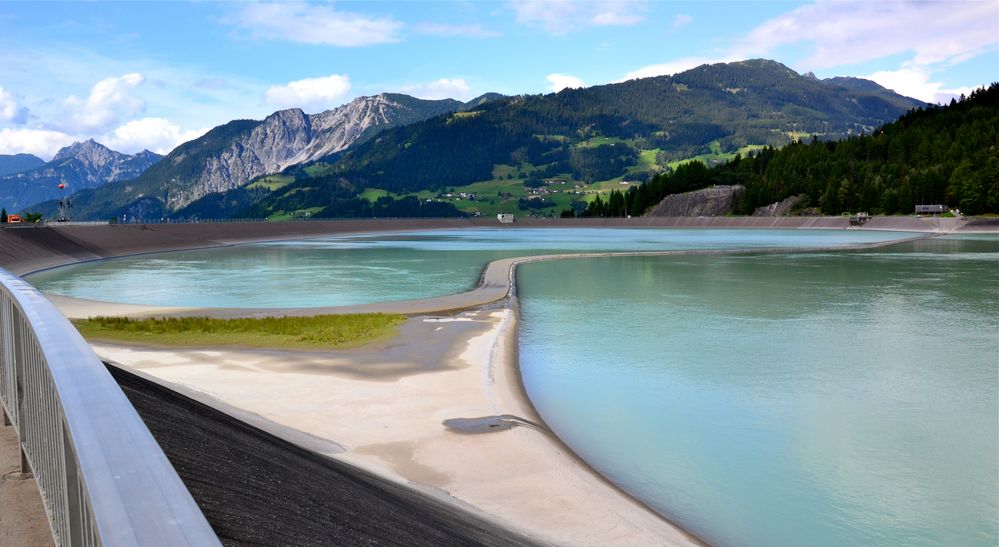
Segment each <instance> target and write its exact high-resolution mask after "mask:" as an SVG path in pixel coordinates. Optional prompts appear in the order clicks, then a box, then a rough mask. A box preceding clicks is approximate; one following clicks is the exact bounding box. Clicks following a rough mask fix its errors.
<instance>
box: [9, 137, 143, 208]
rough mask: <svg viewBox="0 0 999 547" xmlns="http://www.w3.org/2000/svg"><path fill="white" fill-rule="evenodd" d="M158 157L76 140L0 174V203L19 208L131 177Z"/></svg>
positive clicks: (135, 175) (92, 141)
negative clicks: (61, 186)
mask: <svg viewBox="0 0 999 547" xmlns="http://www.w3.org/2000/svg"><path fill="white" fill-rule="evenodd" d="M162 157H163V156H160V155H159V154H156V153H153V152H150V151H148V150H143V151H142V152H139V153H137V154H132V155H129V154H123V153H121V152H116V151H114V150H111V149H110V148H108V147H106V146H104V145H103V144H100V143H98V142H96V141H94V140H93V139H88V140H86V141H83V142H76V143H73V144H72V145H70V146H67V147H65V148H62V149H60V150H59V151H58V152H56V154H55V156H53V158H52V161H49V162H46V163H43V164H42V165H40V166H38V167H35V168H33V169H28V170H26V171H21V172H17V173H13V174H9V175H5V176H3V177H0V204H2V205H3V206H4V207H6V208H7V210H8V211H20V210H22V209H23V208H24V207H26V206H29V205H31V204H34V203H38V202H40V201H45V200H50V199H57V198H59V197H60V196H61V195H63V194H64V193H65V194H67V195H68V194H70V193H72V192H75V191H79V190H84V189H88V188H97V187H99V186H102V185H104V184H106V183H109V182H115V181H120V180H128V179H133V178H135V177H138V176H139V175H141V174H142V173H143V172H144V171H145V170H146V169H148V168H149V167H150V166H152V165H153V164H155V163H156V162H158V161H159V160H160V158H162ZM36 159H37V158H36ZM60 183H63V184H65V185H66V190H65V191H63V190H60V189H59V188H58V185H59V184H60Z"/></svg>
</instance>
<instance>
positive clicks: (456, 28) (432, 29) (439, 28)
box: [413, 23, 503, 38]
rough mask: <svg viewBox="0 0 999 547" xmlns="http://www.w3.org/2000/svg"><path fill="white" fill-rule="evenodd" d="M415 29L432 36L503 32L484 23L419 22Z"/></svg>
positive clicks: (473, 35)
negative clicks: (447, 23) (448, 23)
mask: <svg viewBox="0 0 999 547" xmlns="http://www.w3.org/2000/svg"><path fill="white" fill-rule="evenodd" d="M413 30H415V31H416V32H419V33H420V34H429V35H431V36H448V37H454V36H460V37H462V38H495V37H497V36H502V35H503V34H502V33H500V32H497V31H495V30H490V29H487V28H485V27H483V26H482V25H478V24H475V25H445V24H440V23H419V24H417V25H414V26H413Z"/></svg>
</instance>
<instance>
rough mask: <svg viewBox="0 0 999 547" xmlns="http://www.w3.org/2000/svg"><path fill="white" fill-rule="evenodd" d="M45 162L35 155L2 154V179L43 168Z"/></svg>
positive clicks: (0, 164) (0, 168)
mask: <svg viewBox="0 0 999 547" xmlns="http://www.w3.org/2000/svg"><path fill="white" fill-rule="evenodd" d="M44 164H45V160H43V159H42V158H39V157H38V156H35V155H33V154H13V155H9V154H0V177H2V176H4V175H12V174H14V173H20V172H22V171H28V170H29V169H34V168H35V167H41V166H42V165H44Z"/></svg>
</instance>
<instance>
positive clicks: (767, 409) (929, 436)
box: [518, 235, 999, 547]
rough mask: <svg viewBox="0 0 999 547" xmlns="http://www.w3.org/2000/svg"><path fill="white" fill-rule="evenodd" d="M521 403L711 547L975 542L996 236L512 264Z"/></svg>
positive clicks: (998, 322)
mask: <svg viewBox="0 0 999 547" xmlns="http://www.w3.org/2000/svg"><path fill="white" fill-rule="evenodd" d="M518 292H519V295H520V305H521V315H522V323H521V326H520V333H521V334H520V336H521V338H520V361H521V370H522V374H523V377H524V383H525V385H526V387H527V390H528V392H529V394H530V397H531V400H532V402H533V403H534V404H535V406H536V407H537V408H538V410H539V411H540V413H541V415H542V416H543V417H544V419H545V420H546V422H547V423H548V424H549V426H551V427H552V428H553V429H554V430H555V432H556V433H557V434H558V435H559V437H561V438H562V439H563V440H565V442H566V443H567V444H568V445H569V446H571V447H572V448H573V449H574V450H575V451H576V452H577V453H579V454H580V455H582V456H583V458H584V459H585V460H587V461H588V462H590V463H591V464H592V465H593V466H594V467H596V468H597V469H598V470H599V471H600V472H601V473H603V474H604V475H606V476H607V477H609V478H610V479H611V480H613V481H614V482H615V483H617V484H619V485H621V486H622V487H623V488H625V489H626V490H627V491H629V492H631V493H632V494H634V495H635V496H636V497H638V498H639V499H642V500H643V501H645V502H646V503H648V504H649V505H650V506H652V507H653V508H654V509H656V510H658V511H659V512H661V513H662V514H664V515H668V516H669V517H670V518H671V519H673V520H674V521H675V522H677V523H678V524H680V525H681V526H682V527H684V528H686V529H688V530H690V531H692V532H694V533H695V534H697V535H699V536H700V537H702V538H704V539H705V540H706V541H707V542H709V543H712V544H717V545H752V546H761V547H762V546H773V545H788V546H790V545H813V546H816V545H829V546H833V545H886V546H887V545H939V546H950V545H963V546H972V545H981V546H991V545H996V544H997V543H999V537H997V527H999V521H997V514H999V513H997V495H999V494H997V492H999V483H997V465H996V458H997V454H999V443H997V436H999V426H997V424H999V408H997V407H999V313H997V311H996V310H999V238H997V237H996V236H995V235H991V236H984V237H982V238H981V239H977V238H973V237H972V238H968V239H935V240H925V241H919V242H915V243H903V244H900V245H897V246H893V247H889V248H883V249H877V250H871V251H859V252H837V253H828V254H787V255H762V254H761V255H756V256H753V255H748V256H747V255H740V256H704V255H701V256H673V257H620V258H593V259H578V260H561V261H552V262H541V263H531V264H525V265H522V266H521V267H520V268H518Z"/></svg>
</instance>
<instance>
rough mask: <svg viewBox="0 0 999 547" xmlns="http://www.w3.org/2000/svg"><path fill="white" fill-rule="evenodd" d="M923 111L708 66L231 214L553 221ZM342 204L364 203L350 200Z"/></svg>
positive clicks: (583, 100)
mask: <svg viewBox="0 0 999 547" xmlns="http://www.w3.org/2000/svg"><path fill="white" fill-rule="evenodd" d="M922 106H925V103H921V102H919V101H917V100H915V99H910V98H907V97H903V96H901V95H898V94H897V93H894V92H892V91H890V90H888V89H885V88H883V87H881V86H879V85H878V84H876V83H874V82H871V81H867V80H861V79H856V78H832V79H828V80H819V79H817V78H815V77H814V76H811V75H800V74H798V73H796V72H795V71H793V70H791V69H789V68H788V67H786V66H784V65H782V64H780V63H777V62H774V61H768V60H762V59H757V60H749V61H742V62H737V63H725V64H716V65H703V66H701V67H698V68H695V69H692V70H689V71H686V72H682V73H679V74H676V75H674V76H660V77H655V78H645V79H638V80H631V81H627V82H623V83H617V84H608V85H602V86H595V87H590V88H582V89H566V90H562V91H560V92H558V93H554V94H548V95H536V96H516V97H507V98H502V99H497V100H494V101H491V102H488V103H486V104H484V105H481V106H479V107H477V108H475V109H472V110H470V111H467V112H459V113H454V114H451V115H447V116H438V117H435V118H431V119H429V120H426V121H423V122H419V123H415V124H411V125H407V126H403V127H397V128H394V129H391V130H387V131H385V132H383V133H381V134H379V135H378V137H377V138H376V139H372V140H369V141H368V142H365V143H363V144H360V145H358V146H356V147H353V148H351V149H349V150H347V151H345V152H343V153H342V154H339V155H337V156H332V157H328V158H324V159H323V160H322V161H320V162H317V163H314V164H308V165H304V166H299V167H295V168H292V169H290V170H287V171H285V173H284V174H285V175H286V180H287V179H289V178H291V177H293V179H294V180H293V181H292V182H289V183H287V184H285V185H283V186H281V187H278V188H272V189H271V191H270V192H269V193H267V194H266V195H260V194H259V193H258V194H257V195H256V196H255V197H254V198H253V199H252V200H248V199H246V198H245V197H244V198H241V199H240V198H238V196H233V199H231V203H233V204H235V205H241V206H244V207H245V203H246V202H247V201H252V202H253V205H252V206H250V207H245V208H244V209H243V210H242V211H231V212H230V214H233V215H235V216H255V217H257V216H264V217H271V218H274V217H281V216H282V215H288V214H292V215H295V214H299V212H301V211H305V212H307V213H308V214H312V215H330V216H339V215H340V214H342V213H341V212H340V211H338V201H337V200H338V199H340V198H338V197H337V194H338V192H335V191H334V189H336V188H342V189H344V190H347V191H349V192H352V193H353V194H355V195H356V194H361V195H369V196H372V197H375V196H378V195H380V194H379V192H381V193H386V192H387V193H388V194H389V195H393V196H402V195H417V196H419V197H420V198H422V199H423V200H424V202H426V200H428V199H431V200H440V199H445V200H446V201H449V202H451V203H453V204H454V206H455V207H456V208H458V209H459V210H461V211H463V212H466V213H474V212H476V211H478V212H480V213H482V214H493V213H497V212H504V211H507V212H509V211H511V210H517V209H520V210H523V211H526V212H531V213H535V214H553V213H557V212H559V211H561V210H564V209H565V208H566V207H569V206H572V207H574V208H578V206H579V204H580V202H581V201H588V200H589V199H592V197H593V194H594V193H597V192H600V193H606V192H608V191H609V190H610V189H612V188H620V187H621V186H620V185H621V184H622V183H628V182H636V181H641V180H644V179H647V178H648V177H650V176H651V175H652V174H654V173H656V172H660V171H664V170H670V169H673V168H675V167H676V166H677V164H678V163H679V162H680V161H684V160H689V159H691V158H698V159H702V160H703V161H705V162H706V163H709V164H711V163H720V162H723V161H726V160H728V159H731V158H733V157H735V155H736V154H737V153H740V152H741V153H742V154H743V155H746V154H748V153H750V152H752V151H754V150H758V149H760V148H762V147H764V146H782V145H785V144H787V143H789V142H792V141H794V140H798V139H802V138H811V137H813V136H814V137H817V138H819V139H822V140H837V139H842V138H846V137H849V136H854V135H860V134H864V133H868V132H870V131H871V130H873V129H874V128H875V127H879V126H881V125H882V124H884V123H887V122H891V121H893V120H895V119H896V118H898V117H899V116H900V115H902V114H904V113H905V112H907V111H908V110H910V109H913V108H918V107H922ZM545 181H549V182H551V181H559V182H560V183H566V184H567V186H566V187H565V188H562V187H561V185H559V186H556V187H546V186H548V185H547V184H546V182H545ZM342 193H343V192H342V191H341V192H339V194H342ZM473 193H474V194H475V198H474V199H466V198H465V197H464V196H467V195H471V194H473ZM448 194H450V196H449V195H448ZM587 196H588V197H587ZM196 205H197V204H194V206H196ZM343 206H344V207H351V208H352V207H353V206H352V205H351V204H350V203H349V200H348V202H344V203H343ZM181 214H183V211H182V212H181Z"/></svg>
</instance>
